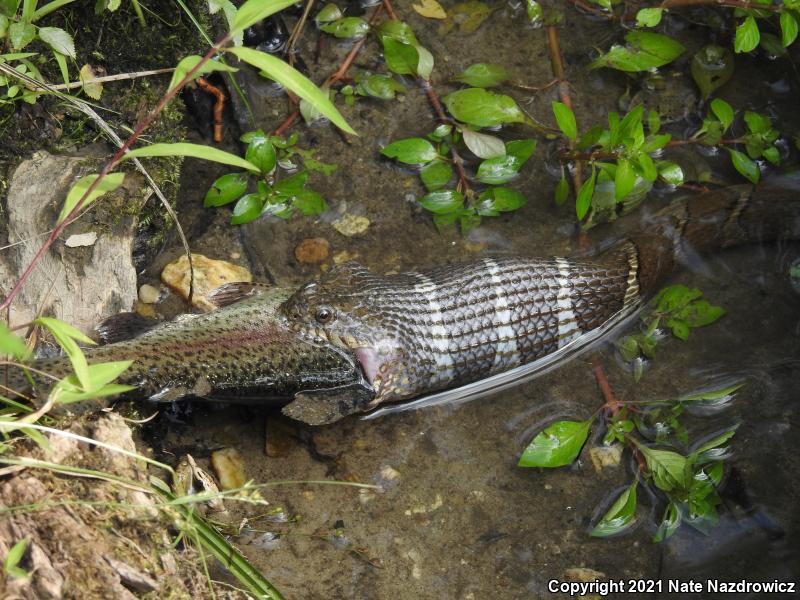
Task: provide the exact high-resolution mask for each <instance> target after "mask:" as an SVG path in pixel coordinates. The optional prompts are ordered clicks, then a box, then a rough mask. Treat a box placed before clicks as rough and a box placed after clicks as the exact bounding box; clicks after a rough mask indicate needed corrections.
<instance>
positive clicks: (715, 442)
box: [692, 424, 739, 462]
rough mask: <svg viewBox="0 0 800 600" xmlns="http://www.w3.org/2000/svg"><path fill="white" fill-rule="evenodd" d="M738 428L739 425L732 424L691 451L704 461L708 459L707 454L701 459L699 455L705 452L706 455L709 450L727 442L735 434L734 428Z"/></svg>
mask: <svg viewBox="0 0 800 600" xmlns="http://www.w3.org/2000/svg"><path fill="white" fill-rule="evenodd" d="M738 428H739V425H738V424H737V425H734V426H733V427H731V428H730V429H728V430H727V431H725V432H723V433H721V434H720V435H717V436H715V437H714V438H712V439H710V440H709V441H707V442H705V443H704V444H702V445H700V446H699V447H698V448H696V449H695V450H694V452H693V453H692V454H693V456H694V457H695V458H696V459H697V460H699V461H700V462H706V461H707V460H708V456H706V457H704V459H701V457H702V456H703V455H704V454H705V455H708V452H709V451H710V450H716V449H718V448H720V447H721V446H724V445H725V444H727V443H728V442H729V441H730V439H731V438H732V437H733V436H734V435H736V430H737V429H738Z"/></svg>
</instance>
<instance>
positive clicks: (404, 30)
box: [377, 19, 417, 46]
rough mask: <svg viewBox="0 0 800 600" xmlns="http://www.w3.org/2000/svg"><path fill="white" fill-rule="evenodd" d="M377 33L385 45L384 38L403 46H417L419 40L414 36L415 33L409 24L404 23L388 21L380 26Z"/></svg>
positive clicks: (393, 20)
mask: <svg viewBox="0 0 800 600" xmlns="http://www.w3.org/2000/svg"><path fill="white" fill-rule="evenodd" d="M377 32H378V35H379V36H380V38H381V41H382V42H384V43H385V41H384V38H389V39H392V40H394V41H396V42H400V43H401V44H406V45H411V46H416V45H417V38H416V37H415V36H414V32H413V31H412V29H411V27H409V25H408V23H405V22H403V21H399V20H396V19H387V20H385V21H383V22H382V23H381V24H380V25H378V27H377Z"/></svg>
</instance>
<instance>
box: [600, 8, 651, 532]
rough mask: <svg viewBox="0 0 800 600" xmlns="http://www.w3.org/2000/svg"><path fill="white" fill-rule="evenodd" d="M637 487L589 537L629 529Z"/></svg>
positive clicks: (621, 498)
mask: <svg viewBox="0 0 800 600" xmlns="http://www.w3.org/2000/svg"><path fill="white" fill-rule="evenodd" d="M640 12H641V11H640ZM638 485H639V482H638V481H634V482H633V483H632V484H631V485H630V487H627V488H625V490H624V491H623V492H622V493H621V494H620V495H619V498H617V499H616V500H615V501H614V504H612V505H611V508H609V509H608V511H607V512H606V514H605V515H603V518H602V519H600V522H599V523H598V524H597V525H595V526H594V528H593V529H592V531H591V532H590V533H589V535H591V536H594V537H608V536H610V535H616V534H618V533H622V532H623V531H625V530H627V529H629V528H630V527H631V525H633V524H634V523H635V522H636V487H637V486H638Z"/></svg>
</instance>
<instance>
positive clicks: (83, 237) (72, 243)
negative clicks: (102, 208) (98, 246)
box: [64, 231, 97, 248]
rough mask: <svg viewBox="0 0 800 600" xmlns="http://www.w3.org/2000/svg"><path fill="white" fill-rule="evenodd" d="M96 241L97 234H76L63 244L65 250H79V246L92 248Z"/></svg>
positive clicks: (92, 232) (91, 232)
mask: <svg viewBox="0 0 800 600" xmlns="http://www.w3.org/2000/svg"><path fill="white" fill-rule="evenodd" d="M96 241H97V234H96V233H95V232H94V231H90V232H88V233H78V234H75V235H71V236H69V237H68V238H67V241H65V242H64V245H65V246H66V247H67V248H79V247H81V246H94V243H95V242H96Z"/></svg>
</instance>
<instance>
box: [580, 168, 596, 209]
mask: <svg viewBox="0 0 800 600" xmlns="http://www.w3.org/2000/svg"><path fill="white" fill-rule="evenodd" d="M596 180H597V171H595V170H594V169H592V175H591V176H590V177H589V179H587V180H586V181H584V182H583V185H581V189H580V190H578V197H577V198H576V199H575V214H576V215H577V217H578V220H579V221H580V220H582V219H583V217H585V216H586V213H587V212H589V207H590V206H591V204H592V196H593V195H594V184H595V181H596Z"/></svg>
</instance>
